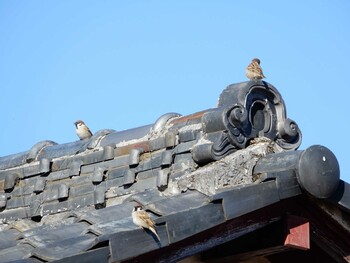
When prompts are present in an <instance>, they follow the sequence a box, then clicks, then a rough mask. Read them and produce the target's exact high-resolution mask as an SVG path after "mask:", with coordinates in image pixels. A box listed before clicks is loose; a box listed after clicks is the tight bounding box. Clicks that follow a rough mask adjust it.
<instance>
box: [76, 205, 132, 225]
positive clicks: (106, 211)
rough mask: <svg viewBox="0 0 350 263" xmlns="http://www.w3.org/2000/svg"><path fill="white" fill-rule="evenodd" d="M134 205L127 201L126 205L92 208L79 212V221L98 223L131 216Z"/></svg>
mask: <svg viewBox="0 0 350 263" xmlns="http://www.w3.org/2000/svg"><path fill="white" fill-rule="evenodd" d="M133 207H134V204H133V203H126V204H124V205H115V206H109V207H106V208H103V209H99V210H94V209H93V210H90V211H87V212H84V213H77V214H76V216H77V219H78V220H79V221H86V222H89V224H91V225H93V224H98V223H104V222H108V221H109V220H111V218H113V220H119V219H123V218H127V217H130V216H131V211H132V209H133Z"/></svg>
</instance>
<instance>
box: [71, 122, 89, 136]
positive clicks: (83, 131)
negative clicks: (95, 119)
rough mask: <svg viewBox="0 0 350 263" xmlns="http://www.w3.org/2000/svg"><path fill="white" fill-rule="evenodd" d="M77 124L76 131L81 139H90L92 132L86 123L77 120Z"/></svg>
mask: <svg viewBox="0 0 350 263" xmlns="http://www.w3.org/2000/svg"><path fill="white" fill-rule="evenodd" d="M74 124H75V128H76V129H75V132H76V133H77V135H78V137H79V139H80V140H85V139H89V138H91V136H92V132H91V131H90V129H89V127H88V126H86V125H85V123H84V122H83V121H82V120H77V121H76V122H74Z"/></svg>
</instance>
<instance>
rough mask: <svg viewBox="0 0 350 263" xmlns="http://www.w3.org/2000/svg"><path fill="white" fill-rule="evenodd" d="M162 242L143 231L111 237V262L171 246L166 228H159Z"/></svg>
mask: <svg viewBox="0 0 350 263" xmlns="http://www.w3.org/2000/svg"><path fill="white" fill-rule="evenodd" d="M157 233H158V235H159V238H160V241H158V240H156V238H155V237H154V236H153V235H152V234H151V233H149V232H146V231H145V230H143V229H135V230H133V231H123V232H118V233H115V234H114V235H112V236H111V238H110V241H109V247H110V251H111V260H112V261H113V262H114V261H117V262H118V261H121V260H126V259H129V258H131V257H134V256H138V255H142V254H144V253H146V252H149V251H152V250H155V249H158V248H161V247H165V246H168V245H169V241H168V234H167V230H166V227H165V226H164V225H163V226H159V227H157Z"/></svg>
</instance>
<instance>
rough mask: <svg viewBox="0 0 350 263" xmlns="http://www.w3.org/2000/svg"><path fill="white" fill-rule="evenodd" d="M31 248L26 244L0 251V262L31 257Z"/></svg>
mask: <svg viewBox="0 0 350 263" xmlns="http://www.w3.org/2000/svg"><path fill="white" fill-rule="evenodd" d="M32 250H33V247H32V246H30V245H28V244H18V245H17V246H13V247H9V248H5V249H2V250H0V262H11V261H17V260H21V259H24V258H28V257H30V256H31V251H32Z"/></svg>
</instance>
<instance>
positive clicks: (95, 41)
mask: <svg viewBox="0 0 350 263" xmlns="http://www.w3.org/2000/svg"><path fill="white" fill-rule="evenodd" d="M349 10H350V1H348V0H334V1H330V0H329V1H324V0H317V1H314V0H311V1H261V0H258V1H229V0H227V1H219V0H218V1H214V0H211V1H209V0H192V1H190V0H182V1H181V0H176V1H175V0H173V1H164V0H159V1H138V0H134V1H89V0H79V1H78V0H56V1H54V0H52V1H34V0H31V1H27V0H22V1H21V0H0V88H1V95H0V96H1V97H0V110H1V117H0V118H1V119H0V120H1V121H0V125H1V129H0V156H5V155H10V154H13V153H18V152H22V151H26V150H29V149H30V148H31V147H32V146H33V145H34V144H36V143H37V142H39V141H43V140H53V141H55V142H57V143H66V142H71V141H74V140H77V137H76V134H75V128H74V125H73V122H74V121H75V120H77V119H82V120H84V121H85V122H86V123H87V125H88V126H90V128H91V130H92V131H93V132H96V131H97V130H100V129H107V128H110V129H115V130H125V129H129V128H134V127H138V126H143V125H146V124H151V123H153V122H154V121H155V120H156V119H157V118H158V117H159V116H161V115H163V114H164V113H167V112H178V113H180V114H183V115H187V114H191V113H194V112H197V111H201V110H205V109H208V108H212V107H215V106H216V103H217V98H218V96H219V95H220V93H221V91H222V90H223V89H224V88H225V87H226V86H227V85H229V84H231V83H238V82H242V81H246V77H245V67H246V66H247V64H248V63H249V62H250V60H251V59H252V58H253V57H259V58H260V59H261V65H262V67H263V69H264V73H265V75H266V76H267V79H266V81H267V82H269V83H271V84H272V85H274V86H275V87H276V88H277V89H278V90H279V91H280V93H281V94H282V97H283V99H284V101H285V103H286V106H287V116H288V117H289V118H291V119H293V120H294V121H296V122H297V124H298V125H299V127H300V129H301V131H302V133H303V142H302V145H301V147H300V149H305V148H307V147H309V146H311V145H313V144H321V145H324V146H326V147H328V148H329V149H330V150H332V151H333V152H334V154H335V155H336V157H337V158H338V161H339V163H340V168H341V178H342V179H344V180H345V181H347V182H350V162H349V148H350V147H349V146H350V143H349V140H348V138H347V137H348V134H347V133H348V132H349V131H350V117H349V109H348V108H349V107H348V106H349V104H350V100H349V98H350V96H349V95H350V94H349V92H350V88H349V79H348V78H347V77H348V76H349V75H350V73H349V65H350V64H349V61H350V15H349Z"/></svg>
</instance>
